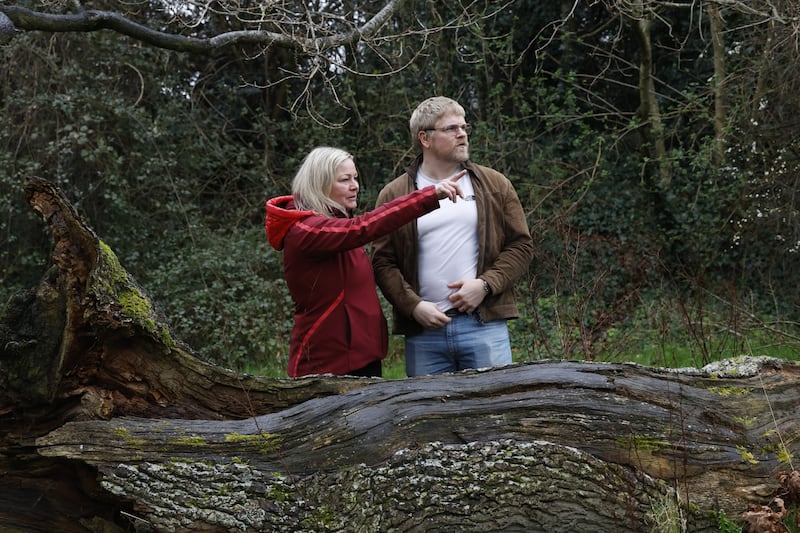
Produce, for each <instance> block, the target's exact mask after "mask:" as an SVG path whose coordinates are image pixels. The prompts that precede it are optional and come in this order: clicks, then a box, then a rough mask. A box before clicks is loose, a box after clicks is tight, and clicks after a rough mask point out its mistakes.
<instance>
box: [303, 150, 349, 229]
mask: <svg viewBox="0 0 800 533" xmlns="http://www.w3.org/2000/svg"><path fill="white" fill-rule="evenodd" d="M348 159H353V156H352V155H350V153H348V152H345V151H344V150H342V149H340V148H332V147H330V146H318V147H317V148H314V149H313V150H311V151H310V152H309V153H308V155H306V157H305V159H303V163H302V164H301V165H300V168H299V169H298V171H297V174H295V176H294V179H293V180H292V196H293V197H294V203H295V206H296V207H297V208H298V209H304V210H309V211H314V212H316V213H319V214H321V215H325V216H333V213H334V210H337V209H338V210H339V211H342V212H343V213H347V210H346V209H345V207H344V206H342V205H340V204H338V203H337V202H334V201H333V200H331V197H330V194H331V190H332V189H333V182H334V180H335V179H336V168H337V167H338V166H339V165H341V164H342V163H343V162H344V161H346V160H348Z"/></svg>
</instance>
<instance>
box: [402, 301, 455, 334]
mask: <svg viewBox="0 0 800 533" xmlns="http://www.w3.org/2000/svg"><path fill="white" fill-rule="evenodd" d="M411 316H412V317H414V320H416V321H417V322H419V323H420V324H421V325H422V327H423V328H426V329H437V328H440V327H442V326H444V325H445V324H448V323H449V322H450V320H452V319H451V318H450V317H449V316H447V315H446V314H444V313H442V310H441V309H439V307H438V306H437V305H436V304H435V303H433V302H426V301H425V300H422V301H421V302H420V303H418V304H417V306H416V307H415V308H414V311H413V312H412V313H411Z"/></svg>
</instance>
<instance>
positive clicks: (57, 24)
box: [0, 0, 406, 53]
mask: <svg viewBox="0 0 800 533" xmlns="http://www.w3.org/2000/svg"><path fill="white" fill-rule="evenodd" d="M405 1H406V0H389V1H388V2H387V3H386V5H385V6H383V8H382V9H381V10H380V11H378V13H376V14H375V15H374V16H373V17H372V18H370V19H368V20H367V21H366V22H364V24H362V25H361V26H357V27H355V28H353V29H352V30H350V31H346V32H337V33H334V34H331V35H324V36H321V37H313V38H308V37H305V36H302V35H298V34H296V33H293V32H285V33H283V32H278V31H267V30H261V29H258V30H240V31H230V32H225V33H221V34H219V35H215V36H213V37H192V36H189V35H178V34H174V33H168V32H163V31H159V30H155V29H152V28H149V27H147V26H144V25H142V24H139V23H137V22H134V21H132V20H130V19H128V18H126V17H125V16H123V15H121V14H119V13H116V12H112V11H97V10H87V11H80V12H78V13H73V14H51V13H43V12H39V11H32V10H30V9H27V8H24V7H20V6H0V13H3V14H5V15H6V16H7V17H8V19H9V20H10V21H11V22H12V23H13V25H14V27H16V29H18V30H29V31H49V32H59V33H62V32H93V31H100V30H111V31H115V32H117V33H120V34H122V35H127V36H128V37H132V38H134V39H136V40H138V41H141V42H143V43H146V44H150V45H153V46H157V47H159V48H164V49H167V50H175V51H179V52H191V53H207V52H210V51H214V50H218V49H221V48H225V47H228V46H232V45H236V44H255V45H262V46H268V45H279V46H285V47H290V48H299V49H302V50H304V51H310V50H316V51H321V50H327V49H330V48H332V47H335V46H341V45H344V44H352V43H355V42H358V41H360V40H362V39H366V38H369V37H371V36H373V35H375V34H376V33H377V32H379V31H380V29H381V27H382V26H383V25H384V24H385V23H386V22H387V21H388V20H389V19H390V18H391V17H392V16H393V15H394V14H395V13H396V12H397V11H398V10H399V9H400V7H402V5H403V4H404V2H405Z"/></svg>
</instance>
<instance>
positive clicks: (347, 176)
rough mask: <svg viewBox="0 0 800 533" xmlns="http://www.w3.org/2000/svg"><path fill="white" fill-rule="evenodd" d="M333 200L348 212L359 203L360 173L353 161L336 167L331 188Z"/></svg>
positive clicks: (347, 160)
mask: <svg viewBox="0 0 800 533" xmlns="http://www.w3.org/2000/svg"><path fill="white" fill-rule="evenodd" d="M330 197H331V200H333V201H334V202H336V203H337V204H339V205H341V206H342V207H344V208H345V209H347V210H348V211H350V210H352V209H355V208H356V204H357V203H358V200H357V198H358V172H356V164H355V163H354V162H353V160H352V159H345V160H344V161H342V162H341V163H339V166H337V167H336V172H335V173H334V177H333V187H331V194H330Z"/></svg>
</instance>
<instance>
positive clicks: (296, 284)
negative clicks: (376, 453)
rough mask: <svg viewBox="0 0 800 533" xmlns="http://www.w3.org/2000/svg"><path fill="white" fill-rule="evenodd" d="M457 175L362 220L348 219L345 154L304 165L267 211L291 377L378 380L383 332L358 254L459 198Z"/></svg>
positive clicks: (351, 169) (352, 200)
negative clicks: (287, 315)
mask: <svg viewBox="0 0 800 533" xmlns="http://www.w3.org/2000/svg"><path fill="white" fill-rule="evenodd" d="M462 175H463V173H462V174H458V175H456V176H454V177H452V178H449V179H447V180H442V181H440V182H439V183H437V184H436V185H435V186H433V185H432V186H429V187H426V188H424V189H420V190H417V191H414V192H412V193H410V194H408V195H405V196H401V197H399V198H397V199H395V200H394V201H392V202H389V203H387V204H384V205H382V206H381V207H379V208H377V209H375V210H374V211H370V212H369V213H366V214H364V215H361V216H356V217H354V216H352V212H353V210H354V209H355V208H356V204H357V197H358V190H359V185H358V172H357V171H356V166H355V162H354V161H353V156H352V155H350V154H349V153H347V152H345V151H344V150H340V149H338V148H330V147H318V148H315V149H314V150H312V151H311V152H310V153H309V154H308V155H307V156H306V158H305V159H304V160H303V163H302V165H301V166H300V169H299V170H298V172H297V175H296V176H295V177H294V180H293V181H292V195H291V196H280V197H277V198H273V199H271V200H269V201H268V202H267V204H266V210H267V213H266V220H265V226H266V232H267V239H268V240H269V243H270V245H272V247H273V248H275V249H276V250H283V271H284V275H285V277H286V284H287V285H288V287H289V292H290V293H291V295H292V299H293V300H294V304H295V313H294V327H293V328H292V339H291V346H290V353H289V367H288V370H287V372H288V374H289V376H292V377H296V376H303V375H307V374H323V373H331V374H339V375H344V374H348V375H354V376H380V375H381V360H382V359H383V358H384V357H385V356H386V350H387V347H388V330H387V326H386V319H385V318H384V316H383V311H382V310H381V306H380V302H379V300H378V293H377V291H376V289H375V278H374V276H373V273H372V265H371V264H370V260H369V258H368V257H367V254H366V251H365V250H364V249H363V246H364V245H366V244H367V243H369V242H371V241H372V240H374V239H376V238H377V237H380V236H382V235H385V234H387V233H389V232H391V231H393V230H395V229H397V228H399V227H400V226H402V225H403V224H406V223H408V222H410V221H411V220H413V219H414V218H416V217H419V216H421V215H424V214H425V213H428V212H430V211H433V210H434V209H437V208H438V207H439V200H440V199H444V198H449V199H450V200H451V201H453V202H455V201H456V197H457V196H463V195H462V193H461V190H460V189H459V187H458V185H457V184H456V181H457V180H458V179H459V178H461V176H462Z"/></svg>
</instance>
